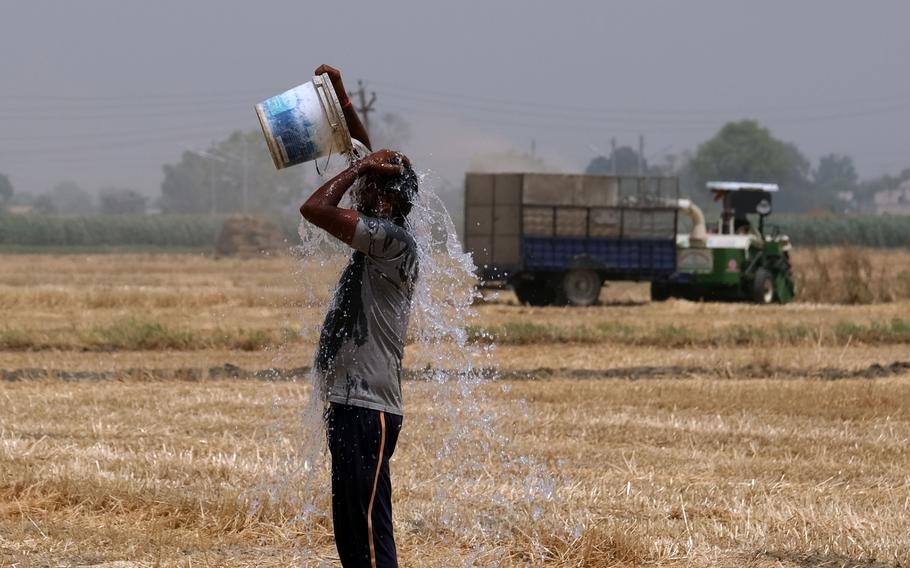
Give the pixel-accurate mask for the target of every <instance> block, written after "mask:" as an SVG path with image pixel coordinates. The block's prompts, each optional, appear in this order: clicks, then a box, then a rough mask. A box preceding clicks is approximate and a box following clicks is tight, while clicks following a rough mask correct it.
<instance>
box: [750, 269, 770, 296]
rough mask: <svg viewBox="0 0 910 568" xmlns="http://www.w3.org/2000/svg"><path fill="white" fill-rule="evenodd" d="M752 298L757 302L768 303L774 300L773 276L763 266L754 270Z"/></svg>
mask: <svg viewBox="0 0 910 568" xmlns="http://www.w3.org/2000/svg"><path fill="white" fill-rule="evenodd" d="M752 299H753V300H754V301H755V303H757V304H770V303H773V302H774V276H772V275H771V273H770V272H769V271H767V270H765V269H764V268H759V269H758V270H756V271H755V283H754V284H753V287H752Z"/></svg>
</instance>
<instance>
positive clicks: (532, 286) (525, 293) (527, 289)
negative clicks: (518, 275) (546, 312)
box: [514, 280, 556, 306]
mask: <svg viewBox="0 0 910 568" xmlns="http://www.w3.org/2000/svg"><path fill="white" fill-rule="evenodd" d="M514 288H515V295H516V296H517V297H518V301H519V302H521V303H522V304H530V305H532V306H550V305H552V304H554V303H555V302H556V291H555V290H554V289H553V286H552V285H551V284H550V282H549V281H547V280H521V281H519V282H516V283H515V285H514Z"/></svg>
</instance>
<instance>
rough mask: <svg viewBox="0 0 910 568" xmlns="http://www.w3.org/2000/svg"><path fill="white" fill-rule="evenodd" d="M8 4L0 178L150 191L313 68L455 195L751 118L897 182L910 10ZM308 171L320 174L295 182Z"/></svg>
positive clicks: (712, 5) (419, 2) (0, 34)
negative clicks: (350, 92) (322, 67)
mask: <svg viewBox="0 0 910 568" xmlns="http://www.w3.org/2000/svg"><path fill="white" fill-rule="evenodd" d="M358 4H361V3H357V2H331V1H328V2H327V1H319V2H305V1H301V0H297V1H290V0H287V1H286V0H269V1H268V2H240V1H236V0H195V1H187V0H184V1H170V0H154V1H153V0H149V1H146V2H133V1H125V0H111V1H100V0H79V1H75V0H70V1H62V0H61V1H59V2H47V1H40V0H29V1H25V0H20V1H14V0H7V1H5V2H3V4H2V8H0V77H2V90H0V103H2V107H3V108H2V109H0V124H2V128H0V172H3V173H7V174H8V175H9V176H10V177H11V179H12V181H13V184H14V186H15V187H16V188H17V190H19V191H45V190H47V189H49V188H50V187H51V186H52V185H53V184H54V183H56V182H57V181H59V180H62V179H73V180H75V181H77V182H78V183H79V184H81V185H83V186H84V187H86V188H87V189H91V190H94V189H97V188H98V187H99V186H111V185H114V186H128V187H133V188H137V189H140V190H142V191H144V192H147V193H155V194H157V193H158V191H159V186H160V183H161V177H162V173H161V164H162V163H164V162H173V161H176V160H177V159H179V156H180V153H181V152H182V151H183V150H184V149H186V148H195V149H199V150H202V149H204V148H206V147H207V146H208V144H209V143H211V141H212V140H216V139H219V138H221V137H223V136H224V135H225V134H227V133H228V132H229V131H231V130H232V129H237V128H247V129H249V128H258V122H257V120H256V116H255V114H254V112H253V110H252V105H253V104H254V103H256V102H258V101H259V100H262V99H264V98H267V97H269V96H272V95H274V94H276V93H278V92H280V91H282V90H284V89H286V88H288V87H291V86H293V85H296V84H299V83H302V82H304V81H307V80H309V78H310V76H311V74H312V71H313V69H314V68H315V67H316V66H317V65H319V64H320V63H323V62H325V63H329V64H332V65H334V66H336V67H339V68H340V69H341V70H342V71H343V73H344V77H345V78H346V80H347V83H348V86H349V87H352V86H355V85H356V79H358V78H362V79H364V80H365V81H367V82H368V86H369V87H370V88H372V89H374V90H375V91H376V92H377V105H376V107H377V110H378V111H379V112H380V113H381V112H394V113H396V114H399V115H402V116H404V117H405V118H406V119H407V120H408V121H409V122H410V123H411V127H412V130H413V136H412V138H411V140H410V142H409V143H408V144H407V146H406V148H405V149H406V150H407V151H408V153H409V154H410V155H411V157H412V158H413V159H414V161H415V163H416V164H417V165H418V166H419V167H421V168H431V169H434V170H436V171H437V172H439V174H440V175H442V176H443V177H446V178H448V179H450V180H451V181H452V182H454V183H457V184H460V183H461V175H462V173H463V171H464V169H465V168H466V167H467V166H468V164H469V163H470V161H471V159H472V156H474V155H476V154H483V153H485V152H491V151H507V150H510V149H514V150H518V151H528V150H529V148H530V144H531V140H532V139H533V140H535V141H536V147H537V153H538V155H540V156H542V157H543V158H544V159H545V160H547V161H548V162H550V163H552V164H553V165H555V166H557V167H560V168H562V169H564V170H566V171H572V170H581V169H583V168H584V166H585V165H586V164H587V162H588V160H590V158H591V157H592V156H594V155H595V154H596V153H599V152H603V151H605V150H607V149H608V148H609V140H610V138H611V137H614V136H615V137H616V138H617V139H618V141H619V143H620V144H629V145H633V146H634V145H635V144H637V137H638V134H639V133H641V134H643V135H644V136H645V138H646V155H647V156H648V157H649V159H652V160H653V159H659V158H660V157H661V156H663V155H664V154H666V153H668V152H680V151H683V150H687V149H689V150H693V149H695V148H696V147H697V145H698V144H699V143H700V142H702V141H704V140H705V139H707V138H709V137H710V136H711V135H713V134H714V133H715V132H716V131H717V129H718V128H719V127H720V126H721V125H722V124H723V123H724V122H725V121H728V120H733V119H741V118H747V117H748V118H756V119H758V120H760V121H761V122H762V123H763V124H765V125H767V126H768V127H770V128H771V130H772V132H773V133H774V134H775V135H776V136H778V137H780V138H783V139H785V140H788V141H792V142H794V143H796V144H797V145H798V146H799V147H800V148H801V149H802V150H803V151H804V152H805V153H806V154H807V156H809V157H810V158H811V159H813V160H815V159H817V157H818V156H819V155H821V154H824V153H828V152H839V153H847V154H850V155H852V156H853V157H854V158H855V160H856V164H857V166H858V169H859V171H860V174H861V175H862V176H863V177H869V176H874V175H879V174H882V173H887V172H897V171H899V170H900V169H901V168H903V167H907V166H910V128H908V126H910V72H908V69H910V63H908V61H907V60H908V56H910V27H908V23H910V2H905V1H893V2H888V1H877V0H870V1H867V2H855V1H853V2H847V1H832V0H814V1H808V0H803V1H794V0H785V1H769V0H763V1H761V2H754V1H753V2H739V1H731V0H717V1H701V0H687V1H685V2H683V1H669V0H668V1H664V2H657V1H643V0H636V1H628V2H608V1H603V0H598V1H585V2H580V1H579V2H570V1H566V2H554V1H552V0H550V1H546V2H530V1H493V0H487V1H485V2H468V1H455V0H453V1H449V2H438V1H431V0H408V1H402V2H395V1H386V2H363V3H362V4H361V5H360V6H358ZM303 167H311V166H303Z"/></svg>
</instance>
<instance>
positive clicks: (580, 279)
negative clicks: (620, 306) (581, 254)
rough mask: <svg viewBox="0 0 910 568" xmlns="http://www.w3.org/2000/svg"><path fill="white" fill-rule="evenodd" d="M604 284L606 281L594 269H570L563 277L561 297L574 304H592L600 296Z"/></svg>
mask: <svg viewBox="0 0 910 568" xmlns="http://www.w3.org/2000/svg"><path fill="white" fill-rule="evenodd" d="M603 285H604V281H603V280H601V278H600V275H599V274H597V273H596V272H594V271H593V270H590V269H581V268H579V269H575V270H570V271H568V272H566V275H565V276H563V277H562V287H561V290H560V291H561V292H562V294H561V295H562V298H561V299H565V302H566V303H568V304H571V305H573V306H590V305H591V304H593V303H595V302H597V299H598V298H600V289H601V288H603Z"/></svg>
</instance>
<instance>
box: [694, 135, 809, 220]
mask: <svg viewBox="0 0 910 568" xmlns="http://www.w3.org/2000/svg"><path fill="white" fill-rule="evenodd" d="M691 165H692V169H693V171H694V173H695V175H696V180H697V187H699V188H700V190H701V191H704V187H705V182H707V181H711V180H729V181H750V182H768V183H778V184H780V186H781V192H780V194H778V195H777V196H775V209H776V210H778V211H781V210H790V211H802V210H806V209H809V208H811V207H813V206H815V205H816V203H815V201H816V198H817V197H818V196H817V195H815V194H814V192H813V191H812V184H811V183H810V181H809V161H808V160H807V159H806V157H805V156H803V154H802V153H801V152H800V151H799V149H798V148H797V147H796V146H795V145H793V144H790V143H788V142H783V141H781V140H778V139H777V138H774V137H773V136H772V135H771V132H770V131H769V130H768V129H767V128H764V127H762V126H761V125H759V124H758V123H757V122H755V121H754V120H743V121H740V122H730V123H727V124H726V125H724V127H723V128H721V129H720V131H719V132H718V133H717V134H716V135H715V136H714V137H713V138H711V139H710V140H708V141H707V142H705V143H703V144H702V145H701V146H699V147H698V151H697V152H696V154H695V157H694V158H693V160H692V164H691Z"/></svg>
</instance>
